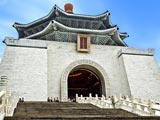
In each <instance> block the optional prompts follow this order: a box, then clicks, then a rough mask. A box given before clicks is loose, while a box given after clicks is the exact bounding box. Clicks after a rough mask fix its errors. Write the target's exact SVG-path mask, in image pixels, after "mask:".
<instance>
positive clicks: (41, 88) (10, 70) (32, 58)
mask: <svg viewBox="0 0 160 120" xmlns="http://www.w3.org/2000/svg"><path fill="white" fill-rule="evenodd" d="M2 75H5V76H7V77H8V80H9V82H8V88H9V91H10V92H12V91H15V92H17V93H18V94H19V96H23V97H24V98H25V100H46V99H47V50H46V49H40V48H28V47H14V46H7V48H6V50H5V53H4V56H3V59H2V62H1V65H0V76H2Z"/></svg>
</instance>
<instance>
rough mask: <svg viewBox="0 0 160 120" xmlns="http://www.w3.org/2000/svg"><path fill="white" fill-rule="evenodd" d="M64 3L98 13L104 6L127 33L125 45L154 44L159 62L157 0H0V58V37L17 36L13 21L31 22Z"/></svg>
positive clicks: (80, 10) (76, 9)
mask: <svg viewBox="0 0 160 120" xmlns="http://www.w3.org/2000/svg"><path fill="white" fill-rule="evenodd" d="M65 3H72V4H73V6H74V10H73V11H74V13H78V14H86V15H98V14H101V13H103V12H105V11H107V10H108V11H109V12H110V13H111V16H110V17H111V22H112V24H117V25H118V27H119V31H120V32H127V33H128V34H129V36H130V37H129V38H127V39H125V42H126V43H127V44H128V46H129V47H132V48H138V49H143V50H147V49H148V48H154V49H155V58H156V60H157V62H158V63H159V64H160V7H159V6H160V0H1V1H0V59H2V56H3V53H4V50H5V48H6V46H5V45H4V43H2V41H3V40H4V38H5V37H6V36H7V37H14V38H18V34H17V32H16V30H15V29H14V28H13V27H12V25H13V24H14V22H19V23H24V24H26V23H29V22H32V21H34V20H37V19H39V18H41V17H43V16H46V15H47V14H48V13H49V12H50V11H51V9H52V7H53V6H54V5H55V4H56V5H58V6H59V7H60V8H62V9H63V8H64V4H65Z"/></svg>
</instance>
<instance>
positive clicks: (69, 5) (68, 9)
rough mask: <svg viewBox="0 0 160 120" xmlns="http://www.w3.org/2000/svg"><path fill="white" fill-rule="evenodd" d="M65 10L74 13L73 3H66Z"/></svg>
mask: <svg viewBox="0 0 160 120" xmlns="http://www.w3.org/2000/svg"><path fill="white" fill-rule="evenodd" d="M64 9H65V12H67V13H73V5H72V4H71V3H66V4H65V5H64Z"/></svg>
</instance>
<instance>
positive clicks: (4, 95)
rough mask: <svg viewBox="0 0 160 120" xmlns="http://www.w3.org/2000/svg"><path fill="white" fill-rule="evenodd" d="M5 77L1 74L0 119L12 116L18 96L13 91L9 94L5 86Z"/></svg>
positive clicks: (6, 81)
mask: <svg viewBox="0 0 160 120" xmlns="http://www.w3.org/2000/svg"><path fill="white" fill-rule="evenodd" d="M7 83H8V80H7V77H6V76H1V80H0V88H1V89H0V120H3V117H4V116H12V115H13V112H14V109H15V108H16V105H17V102H18V97H17V95H16V94H15V93H12V94H10V93H9V91H8V87H7Z"/></svg>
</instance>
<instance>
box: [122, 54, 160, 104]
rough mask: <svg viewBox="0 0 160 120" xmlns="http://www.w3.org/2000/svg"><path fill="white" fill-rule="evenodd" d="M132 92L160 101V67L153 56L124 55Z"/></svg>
mask: <svg viewBox="0 0 160 120" xmlns="http://www.w3.org/2000/svg"><path fill="white" fill-rule="evenodd" d="M123 59H124V64H125V69H126V72H127V77H128V81H129V85H130V89H131V94H132V95H133V96H136V97H142V98H144V99H152V100H156V101H160V68H159V66H158V63H157V62H156V61H155V58H154V57H153V56H145V55H123Z"/></svg>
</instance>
